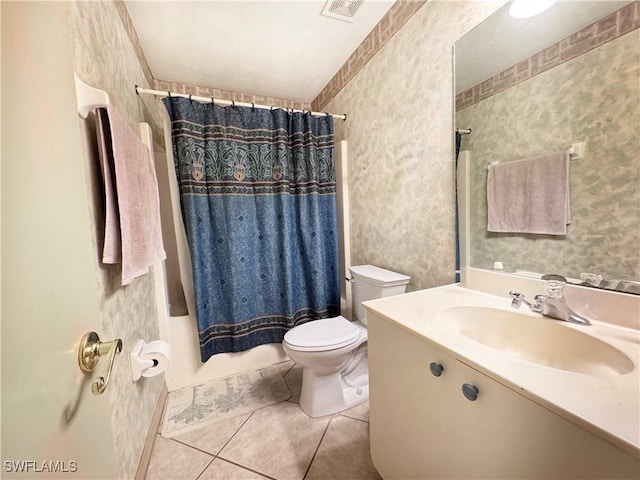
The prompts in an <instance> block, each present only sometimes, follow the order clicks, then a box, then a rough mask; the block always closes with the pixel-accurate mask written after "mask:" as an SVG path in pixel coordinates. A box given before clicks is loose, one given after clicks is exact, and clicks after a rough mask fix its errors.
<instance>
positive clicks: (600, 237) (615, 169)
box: [456, 30, 640, 280]
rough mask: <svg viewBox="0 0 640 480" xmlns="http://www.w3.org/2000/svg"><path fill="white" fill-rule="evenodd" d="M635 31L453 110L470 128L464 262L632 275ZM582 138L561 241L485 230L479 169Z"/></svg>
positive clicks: (637, 215) (636, 180)
mask: <svg viewBox="0 0 640 480" xmlns="http://www.w3.org/2000/svg"><path fill="white" fill-rule="evenodd" d="M638 78H640V30H635V31H633V32H630V33H627V34H626V35H624V36H622V37H620V38H618V39H616V40H614V41H612V42H610V43H607V44H605V45H602V46H600V47H598V48H597V49H594V50H592V51H590V52H587V53H586V54H584V55H581V56H580V57H577V58H575V59H572V60H570V61H568V62H566V63H563V64H561V65H559V66H556V67H554V68H553V69H551V70H549V71H547V72H544V73H542V74H540V75H538V76H536V77H534V78H532V79H530V80H527V81H526V82H523V83H521V84H518V85H516V86H514V87H511V88H509V89H507V90H505V91H504V92H502V93H500V94H497V95H495V96H492V97H490V98H488V99H486V100H483V101H481V102H479V103H477V104H475V105H473V106H471V107H468V108H465V109H464V110H462V111H460V112H458V114H457V116H456V118H457V124H458V125H459V126H460V127H462V128H471V129H473V133H472V134H471V135H468V136H464V137H463V146H462V149H463V150H470V151H471V164H472V170H471V182H472V189H471V204H472V205H473V207H472V212H471V224H472V225H471V229H472V232H471V240H472V244H471V264H472V266H474V267H479V268H491V267H492V265H493V262H494V261H501V262H503V263H504V267H505V270H506V271H514V270H515V269H522V270H530V271H535V272H541V273H552V272H555V273H561V274H564V275H565V276H571V277H574V278H579V276H580V273H582V272H593V273H599V274H601V275H603V276H604V277H605V278H609V279H635V280H638V279H640V253H639V252H640V250H639V248H640V84H639V83H638ZM577 141H583V142H585V145H586V147H585V148H586V153H585V158H584V160H573V161H572V162H571V173H570V175H571V181H570V188H571V217H572V223H571V225H569V227H568V229H569V230H568V234H567V235H566V236H565V237H552V236H540V235H515V234H495V233H488V232H487V231H486V222H487V207H486V179H487V168H486V167H487V165H488V164H489V163H490V162H491V161H509V160H515V159H518V158H523V157H527V156H534V155H537V154H543V153H546V152H554V151H558V150H562V149H564V148H567V147H569V146H570V145H571V144H572V143H574V142H577Z"/></svg>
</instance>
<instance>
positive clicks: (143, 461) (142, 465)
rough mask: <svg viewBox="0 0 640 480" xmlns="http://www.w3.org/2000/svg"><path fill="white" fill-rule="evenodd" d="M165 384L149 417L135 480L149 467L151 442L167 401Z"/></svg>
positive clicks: (154, 438)
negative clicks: (147, 429) (149, 422)
mask: <svg viewBox="0 0 640 480" xmlns="http://www.w3.org/2000/svg"><path fill="white" fill-rule="evenodd" d="M168 394H169V392H168V391H167V386H166V385H164V386H163V387H162V391H161V392H160V395H159V396H158V403H157V404H156V409H155V411H154V412H153V417H152V418H151V425H150V426H149V431H148V432H147V439H146V440H145V442H144V448H143V449H142V455H140V462H139V463H138V469H137V470H136V476H135V477H134V478H135V480H144V478H145V477H146V475H147V469H148V468H149V461H150V460H151V452H152V451H153V444H154V443H155V440H156V434H157V433H158V430H159V428H160V422H162V413H163V411H164V404H165V403H166V401H167V395H168Z"/></svg>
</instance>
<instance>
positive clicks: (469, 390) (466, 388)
mask: <svg viewBox="0 0 640 480" xmlns="http://www.w3.org/2000/svg"><path fill="white" fill-rule="evenodd" d="M478 393H479V391H478V387H476V386H475V385H471V384H470V383H465V384H464V385H462V394H463V395H464V396H465V397H466V399H467V400H471V401H472V402H475V401H476V399H477V398H478Z"/></svg>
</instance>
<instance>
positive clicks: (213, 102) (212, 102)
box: [211, 97, 216, 105]
mask: <svg viewBox="0 0 640 480" xmlns="http://www.w3.org/2000/svg"><path fill="white" fill-rule="evenodd" d="M215 104H216V102H215V101H214V100H213V97H211V105H215Z"/></svg>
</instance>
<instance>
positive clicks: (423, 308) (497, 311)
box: [365, 285, 640, 479]
mask: <svg viewBox="0 0 640 480" xmlns="http://www.w3.org/2000/svg"><path fill="white" fill-rule="evenodd" d="M509 305H510V299H509V298H508V297H507V296H506V295H505V296H504V297H500V296H496V295H491V294H487V293H483V292H479V291H476V290H470V289H466V288H462V287H460V286H457V285H450V286H445V287H439V288H434V289H430V290H423V291H419V292H413V293H410V294H406V295H400V296H396V297H391V298H387V299H380V300H374V301H371V302H367V303H365V306H366V307H367V309H368V318H369V322H368V326H369V372H370V373H369V376H370V418H371V455H372V458H373V463H374V465H375V467H376V469H377V470H378V472H379V473H380V474H381V475H382V477H383V478H385V479H393V478H398V479H400V478H402V479H409V478H412V479H428V478H434V479H444V478H469V479H470V478H563V479H568V478H581V479H586V478H636V479H637V478H639V476H640V403H639V402H640V398H639V393H640V381H639V375H638V358H639V356H638V354H639V349H640V348H639V335H638V331H637V330H634V329H632V328H625V327H621V326H617V325H611V324H607V323H604V322H598V321H594V322H593V323H594V324H593V325H592V326H589V327H584V326H579V325H570V324H568V323H566V322H560V321H557V320H552V319H549V318H546V317H541V316H539V315H534V314H530V313H527V312H522V311H517V310H515V309H511V308H510V306H509ZM636 315H637V313H636ZM495 319H498V320H495Z"/></svg>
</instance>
